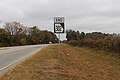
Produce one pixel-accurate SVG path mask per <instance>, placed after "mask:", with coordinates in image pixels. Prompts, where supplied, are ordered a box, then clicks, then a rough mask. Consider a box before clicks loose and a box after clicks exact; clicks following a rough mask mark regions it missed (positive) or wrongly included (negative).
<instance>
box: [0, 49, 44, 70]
mask: <svg viewBox="0 0 120 80" xmlns="http://www.w3.org/2000/svg"><path fill="white" fill-rule="evenodd" d="M41 49H43V47H42V48H40V49H38V50H35V51H34V52H32V53H31V54H29V55H26V56H24V57H22V58H20V59H18V60H16V61H14V62H12V63H10V64H8V65H7V66H5V67H3V68H0V71H2V70H4V69H6V68H8V67H9V66H11V65H13V64H15V63H16V62H19V61H21V60H22V59H24V58H26V57H28V56H30V55H32V54H34V53H37V52H38V51H40V50H41Z"/></svg>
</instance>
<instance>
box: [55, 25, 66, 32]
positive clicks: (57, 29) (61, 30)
mask: <svg viewBox="0 0 120 80" xmlns="http://www.w3.org/2000/svg"><path fill="white" fill-rule="evenodd" d="M54 33H64V23H54Z"/></svg>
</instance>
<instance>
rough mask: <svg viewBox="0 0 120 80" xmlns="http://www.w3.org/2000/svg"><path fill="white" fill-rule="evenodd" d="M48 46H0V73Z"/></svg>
mask: <svg viewBox="0 0 120 80" xmlns="http://www.w3.org/2000/svg"><path fill="white" fill-rule="evenodd" d="M46 46H47V44H46V45H30V46H17V47H6V48H0V74H3V73H5V72H6V71H8V70H9V69H10V68H12V67H13V66H14V65H15V64H17V63H19V62H20V61H22V60H24V59H25V58H26V57H28V56H30V55H32V54H35V53H36V52H37V51H40V50H41V49H42V48H44V47H46Z"/></svg>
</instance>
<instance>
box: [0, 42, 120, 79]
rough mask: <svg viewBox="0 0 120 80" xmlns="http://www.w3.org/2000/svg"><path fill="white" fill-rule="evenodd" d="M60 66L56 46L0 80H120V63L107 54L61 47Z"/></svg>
mask: <svg viewBox="0 0 120 80" xmlns="http://www.w3.org/2000/svg"><path fill="white" fill-rule="evenodd" d="M60 47H61V64H60V65H59V64H58V60H57V45H51V46H48V47H46V48H45V49H43V50H41V51H40V52H38V53H37V54H35V55H34V56H33V57H31V58H29V59H27V60H26V61H24V62H23V63H21V64H19V65H17V66H16V67H15V68H14V69H13V70H10V71H9V72H8V73H6V74H5V75H3V76H2V77H1V78H0V80H120V60H119V59H117V58H116V57H113V56H112V55H106V54H104V53H106V52H104V51H95V50H93V49H88V48H78V47H72V46H69V45H66V44H62V45H61V46H60Z"/></svg>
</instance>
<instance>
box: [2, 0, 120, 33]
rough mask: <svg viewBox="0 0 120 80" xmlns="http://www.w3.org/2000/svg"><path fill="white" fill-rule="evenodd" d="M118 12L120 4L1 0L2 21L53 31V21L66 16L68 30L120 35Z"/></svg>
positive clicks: (87, 0)
mask: <svg viewBox="0 0 120 80" xmlns="http://www.w3.org/2000/svg"><path fill="white" fill-rule="evenodd" d="M119 9H120V0H0V20H1V21H2V22H3V23H5V22H11V21H20V22H22V23H23V24H25V25H27V26H33V25H37V26H40V28H41V29H47V30H51V31H53V17H55V16H64V17H65V20H66V21H65V23H66V29H75V30H80V31H87V32H91V31H102V32H110V33H114V32H116V33H119V31H120V28H119V26H120V24H119V23H120V10H119Z"/></svg>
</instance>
